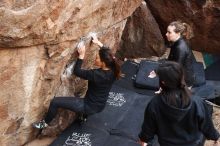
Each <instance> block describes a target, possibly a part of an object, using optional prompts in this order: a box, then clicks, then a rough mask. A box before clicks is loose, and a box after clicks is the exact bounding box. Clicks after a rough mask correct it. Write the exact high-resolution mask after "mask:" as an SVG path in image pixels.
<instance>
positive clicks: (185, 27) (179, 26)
mask: <svg viewBox="0 0 220 146" xmlns="http://www.w3.org/2000/svg"><path fill="white" fill-rule="evenodd" d="M169 26H175V28H176V29H175V30H174V31H175V32H176V33H180V34H181V36H182V37H184V38H185V39H187V40H189V39H191V38H192V37H193V36H194V34H193V30H192V27H191V26H190V25H189V24H187V23H184V22H181V21H173V22H171V23H170V25H169Z"/></svg>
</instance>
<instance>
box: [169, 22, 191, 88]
mask: <svg viewBox="0 0 220 146" xmlns="http://www.w3.org/2000/svg"><path fill="white" fill-rule="evenodd" d="M192 36H193V34H192V28H191V27H190V26H189V25H188V24H186V23H182V22H180V21H174V22H172V23H170V24H169V26H168V27H167V33H166V37H167V40H168V41H169V42H171V43H172V45H171V47H170V48H171V50H170V54H169V57H168V60H170V61H175V62H178V63H180V64H181V65H182V66H183V69H184V75H185V80H186V84H187V86H188V87H192V86H193V83H194V80H195V75H194V72H193V62H194V61H195V58H194V55H193V53H192V50H191V49H190V48H189V46H188V44H187V43H186V40H189V39H190V38H192Z"/></svg>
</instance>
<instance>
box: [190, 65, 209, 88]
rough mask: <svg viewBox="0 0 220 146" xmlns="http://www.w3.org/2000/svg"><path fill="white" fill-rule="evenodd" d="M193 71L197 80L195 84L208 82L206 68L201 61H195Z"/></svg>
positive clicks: (200, 84)
mask: <svg viewBox="0 0 220 146" xmlns="http://www.w3.org/2000/svg"><path fill="white" fill-rule="evenodd" d="M193 72H194V75H195V81H194V84H193V86H194V87H198V86H202V85H204V84H205V83H206V78H205V70H204V66H203V64H202V63H201V62H194V63H193Z"/></svg>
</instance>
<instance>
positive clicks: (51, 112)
mask: <svg viewBox="0 0 220 146" xmlns="http://www.w3.org/2000/svg"><path fill="white" fill-rule="evenodd" d="M58 108H64V109H68V110H71V111H73V112H77V113H85V104H84V99H83V98H79V97H55V98H54V99H53V100H52V101H51V103H50V106H49V109H48V113H47V115H46V117H45V122H46V123H47V124H48V123H50V122H51V121H52V120H53V118H54V117H55V116H56V114H57V110H58Z"/></svg>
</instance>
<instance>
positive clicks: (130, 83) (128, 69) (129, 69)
mask: <svg viewBox="0 0 220 146" xmlns="http://www.w3.org/2000/svg"><path fill="white" fill-rule="evenodd" d="M138 68H139V64H138V63H136V62H133V61H130V60H128V61H126V62H125V63H124V64H123V65H122V67H121V70H122V73H123V74H124V75H125V76H124V77H122V78H121V79H120V80H118V81H116V82H115V83H114V84H115V85H118V86H120V87H123V88H126V89H128V90H131V91H134V92H136V93H139V94H144V95H149V96H153V95H154V92H155V90H146V89H140V88H137V87H135V86H134V80H135V77H136V73H137V71H138Z"/></svg>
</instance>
